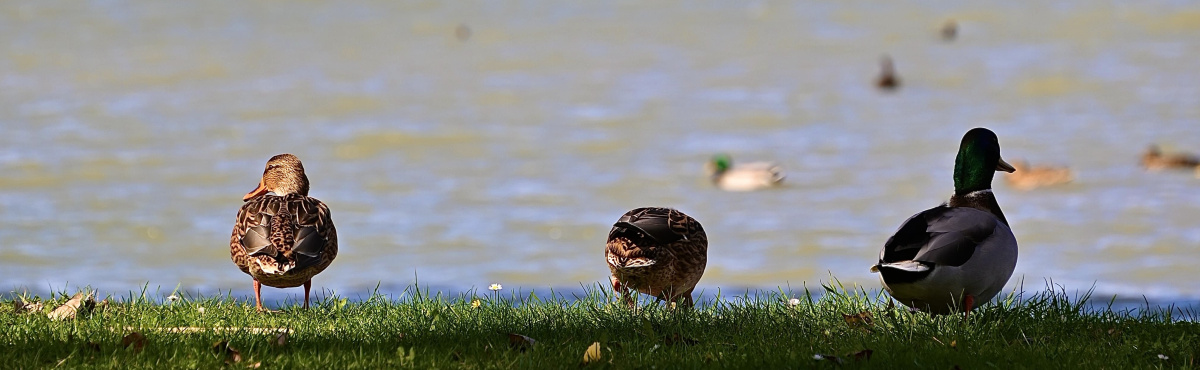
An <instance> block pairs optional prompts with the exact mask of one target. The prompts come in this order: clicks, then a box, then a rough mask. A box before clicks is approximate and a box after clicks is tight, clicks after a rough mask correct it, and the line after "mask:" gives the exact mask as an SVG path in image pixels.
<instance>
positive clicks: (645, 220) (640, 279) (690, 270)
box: [604, 207, 708, 307]
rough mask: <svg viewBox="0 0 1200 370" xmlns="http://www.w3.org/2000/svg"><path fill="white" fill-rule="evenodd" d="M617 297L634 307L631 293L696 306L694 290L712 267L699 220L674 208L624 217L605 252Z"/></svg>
mask: <svg viewBox="0 0 1200 370" xmlns="http://www.w3.org/2000/svg"><path fill="white" fill-rule="evenodd" d="M604 257H606V259H607V260H608V269H609V270H610V271H611V272H612V276H611V277H610V280H611V281H612V285H613V291H615V292H617V293H618V294H621V295H622V296H623V297H624V300H625V303H626V304H628V305H630V306H632V305H633V293H632V291H638V292H641V293H644V294H649V295H652V296H655V297H658V299H661V300H666V301H668V302H675V300H677V299H679V298H681V297H682V298H683V305H684V306H685V307H691V306H692V290H693V289H695V288H696V283H697V282H699V281H700V276H702V275H704V266H705V265H706V264H707V263H708V236H707V235H705V234H704V228H703V227H701V226H700V223H699V222H697V221H696V220H695V219H693V218H691V217H689V216H688V215H686V214H683V212H680V211H677V210H674V209H671V208H657V207H647V208H638V209H634V210H632V211H629V212H626V213H625V215H623V216H621V219H619V220H617V223H616V224H613V228H612V230H611V231H609V232H608V243H607V245H606V246H605V248H604Z"/></svg>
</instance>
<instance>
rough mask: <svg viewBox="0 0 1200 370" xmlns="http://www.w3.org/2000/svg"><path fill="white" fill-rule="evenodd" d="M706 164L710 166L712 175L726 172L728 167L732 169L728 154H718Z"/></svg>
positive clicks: (730, 158) (731, 161)
mask: <svg viewBox="0 0 1200 370" xmlns="http://www.w3.org/2000/svg"><path fill="white" fill-rule="evenodd" d="M708 163H709V165H710V166H712V169H713V172H714V173H722V172H725V171H728V170H729V168H730V167H733V158H732V157H730V156H729V154H725V153H720V154H717V155H714V156H713V157H712V160H711V161H709V162H708Z"/></svg>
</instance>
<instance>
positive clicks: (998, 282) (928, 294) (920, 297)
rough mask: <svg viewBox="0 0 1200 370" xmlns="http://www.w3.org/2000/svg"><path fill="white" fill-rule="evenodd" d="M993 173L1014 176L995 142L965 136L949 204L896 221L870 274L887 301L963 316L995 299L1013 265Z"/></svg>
mask: <svg viewBox="0 0 1200 370" xmlns="http://www.w3.org/2000/svg"><path fill="white" fill-rule="evenodd" d="M995 171H1005V172H1013V171H1014V170H1013V167H1012V166H1010V165H1009V164H1008V163H1005V162H1004V160H1003V159H1001V158H1000V143H999V142H998V141H997V140H996V134H995V133H992V131H990V130H988V129H985V128H975V129H972V130H971V131H967V134H966V135H965V136H963V139H962V144H961V145H960V146H959V149H958V158H957V159H955V161H954V195H953V196H951V197H950V201H949V202H947V203H945V204H942V205H940V206H937V207H934V208H931V209H928V210H925V211H923V212H921V213H918V214H916V215H914V216H912V217H911V218H909V219H908V220H907V221H904V224H903V225H901V226H900V229H899V230H897V231H896V234H895V235H892V237H891V238H889V239H888V241H887V243H884V245H883V251H881V252H880V253H879V263H876V264H875V266H872V267H871V271H873V272H879V277H880V280H881V281H883V287H884V288H885V289H887V291H888V293H890V294H891V295H892V297H893V298H896V300H899V301H900V302H901V303H904V304H905V305H907V306H909V307H912V308H916V309H921V310H926V311H929V312H931V313H938V314H945V313H949V312H951V311H952V310H955V309H960V308H961V309H964V310H965V311H964V312H968V313H969V312H970V311H971V308H972V307H973V306H974V305H975V303H976V302H979V303H980V304H982V303H983V302H987V301H988V300H990V299H992V297H995V296H996V293H999V292H1000V289H1002V288H1003V287H1004V284H1005V283H1007V282H1008V278H1009V277H1010V276H1012V272H1013V268H1015V267H1016V265H1017V239H1016V237H1014V236H1013V233H1012V230H1011V229H1009V227H1008V220H1006V219H1005V218H1004V213H1003V212H1001V211H1000V205H999V203H996V197H995V196H994V195H993V194H992V177H993V176H995Z"/></svg>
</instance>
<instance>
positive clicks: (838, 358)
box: [813, 353, 842, 365]
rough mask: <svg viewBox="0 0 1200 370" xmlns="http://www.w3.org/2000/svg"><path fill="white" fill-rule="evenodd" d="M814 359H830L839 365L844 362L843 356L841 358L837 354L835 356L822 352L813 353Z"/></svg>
mask: <svg viewBox="0 0 1200 370" xmlns="http://www.w3.org/2000/svg"><path fill="white" fill-rule="evenodd" d="M813 360H817V361H822V360H824V361H829V362H832V363H835V364H838V365H841V364H842V358H841V357H837V356H834V355H826V354H822V353H818V354H815V355H813Z"/></svg>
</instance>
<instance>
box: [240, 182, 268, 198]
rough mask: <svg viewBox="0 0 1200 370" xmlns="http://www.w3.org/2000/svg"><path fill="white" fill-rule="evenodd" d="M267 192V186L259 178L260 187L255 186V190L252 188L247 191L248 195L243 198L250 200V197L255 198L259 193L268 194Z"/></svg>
mask: <svg viewBox="0 0 1200 370" xmlns="http://www.w3.org/2000/svg"><path fill="white" fill-rule="evenodd" d="M266 192H267V187H266V186H263V183H262V180H259V181H258V187H257V188H254V190H251V191H250V192H249V193H246V196H244V197H242V200H250V198H254V197H257V196H259V195H263V194H266Z"/></svg>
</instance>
